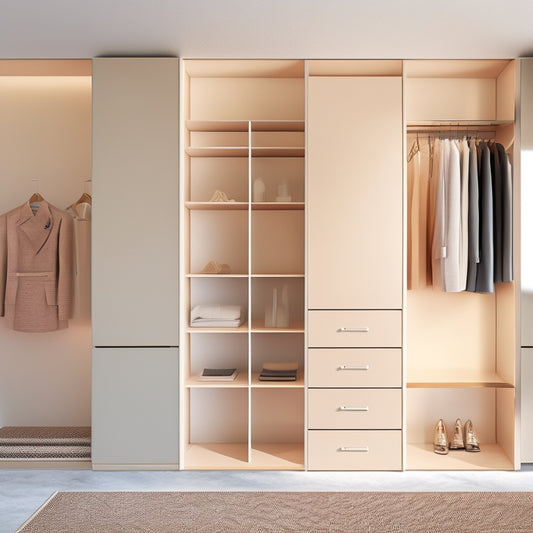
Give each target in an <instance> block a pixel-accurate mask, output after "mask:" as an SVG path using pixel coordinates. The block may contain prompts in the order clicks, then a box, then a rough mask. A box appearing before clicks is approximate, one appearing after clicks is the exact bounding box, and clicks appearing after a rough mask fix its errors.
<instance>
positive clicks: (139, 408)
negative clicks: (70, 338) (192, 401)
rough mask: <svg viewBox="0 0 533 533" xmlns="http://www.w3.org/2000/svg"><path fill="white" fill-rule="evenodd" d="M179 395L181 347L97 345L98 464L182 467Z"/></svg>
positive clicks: (94, 440)
mask: <svg viewBox="0 0 533 533" xmlns="http://www.w3.org/2000/svg"><path fill="white" fill-rule="evenodd" d="M178 399H179V394H178V349H177V348H95V349H94V350H93V403H92V459H93V465H94V467H95V468H96V469H104V468H106V466H107V467H109V466H112V465H127V466H129V467H131V468H135V465H138V466H139V467H142V466H143V465H144V466H147V465H148V466H150V465H152V466H154V467H157V465H160V466H161V467H165V468H171V467H172V466H173V465H174V466H175V467H177V463H178V446H179V443H178V417H179V413H178Z"/></svg>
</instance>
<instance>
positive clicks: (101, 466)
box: [93, 463, 179, 471]
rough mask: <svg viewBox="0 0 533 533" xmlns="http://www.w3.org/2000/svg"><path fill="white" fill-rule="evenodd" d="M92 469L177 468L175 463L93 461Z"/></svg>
mask: <svg viewBox="0 0 533 533" xmlns="http://www.w3.org/2000/svg"><path fill="white" fill-rule="evenodd" d="M93 470H102V471H120V470H126V471H127V470H157V471H159V470H179V465H178V464H176V463H168V464H166V463H163V464H151V463H149V464H140V463H93Z"/></svg>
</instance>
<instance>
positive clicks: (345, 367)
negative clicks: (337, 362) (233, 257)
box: [337, 365, 370, 370]
mask: <svg viewBox="0 0 533 533" xmlns="http://www.w3.org/2000/svg"><path fill="white" fill-rule="evenodd" d="M369 369H370V365H364V366H351V365H341V366H339V368H338V369H337V370H369Z"/></svg>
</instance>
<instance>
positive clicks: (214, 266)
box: [200, 261, 231, 274]
mask: <svg viewBox="0 0 533 533" xmlns="http://www.w3.org/2000/svg"><path fill="white" fill-rule="evenodd" d="M200 274H231V268H230V266H229V265H227V264H226V263H219V262H218V261H209V263H207V265H205V266H204V268H202V270H201V272H200Z"/></svg>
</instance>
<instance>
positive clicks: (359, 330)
mask: <svg viewBox="0 0 533 533" xmlns="http://www.w3.org/2000/svg"><path fill="white" fill-rule="evenodd" d="M369 331H370V328H369V327H368V326H367V327H364V328H339V329H338V330H337V333H368V332H369Z"/></svg>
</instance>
